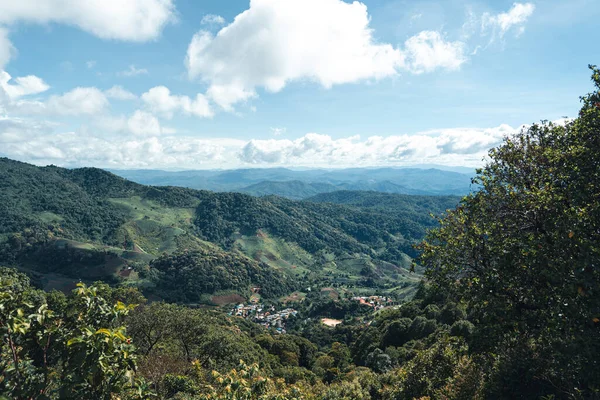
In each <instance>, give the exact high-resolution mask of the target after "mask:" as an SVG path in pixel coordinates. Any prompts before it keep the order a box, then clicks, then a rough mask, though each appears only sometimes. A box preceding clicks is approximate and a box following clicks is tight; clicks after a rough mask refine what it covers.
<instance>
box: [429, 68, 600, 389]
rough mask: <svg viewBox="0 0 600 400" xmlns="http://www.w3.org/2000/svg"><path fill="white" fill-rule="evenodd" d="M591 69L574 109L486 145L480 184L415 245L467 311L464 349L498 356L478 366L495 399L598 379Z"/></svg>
mask: <svg viewBox="0 0 600 400" xmlns="http://www.w3.org/2000/svg"><path fill="white" fill-rule="evenodd" d="M591 68H592V78H593V81H594V83H595V85H596V90H595V91H594V92H592V93H591V94H589V95H587V96H584V97H583V98H582V102H583V107H582V109H581V112H580V114H579V117H578V118H577V119H575V120H574V121H572V122H569V123H567V124H566V125H564V126H563V125H554V124H552V123H542V124H539V125H533V126H531V127H529V128H527V129H525V130H524V131H523V132H521V133H520V134H518V135H515V136H514V137H510V138H507V139H506V140H505V142H504V144H502V145H501V146H500V147H498V148H496V149H493V150H492V151H490V162H489V163H488V165H487V166H486V167H485V168H484V169H482V170H481V171H479V175H478V177H477V179H476V182H477V183H478V184H479V185H480V187H481V190H480V191H478V192H476V193H473V194H471V195H469V196H468V197H466V198H465V199H464V200H463V201H462V203H461V204H460V206H459V207H458V209H457V210H456V211H454V212H451V213H450V214H449V215H448V216H447V217H446V218H444V219H443V220H442V221H441V227H440V228H439V229H437V230H434V231H432V232H431V233H430V234H429V235H428V238H427V241H426V242H425V243H424V244H423V245H422V250H423V256H422V257H421V262H422V264H424V265H425V266H427V267H428V272H427V275H428V277H429V280H430V281H431V283H432V284H433V285H434V286H435V287H436V288H438V290H441V291H446V292H449V293H451V294H453V295H455V296H457V297H458V298H459V299H460V301H462V302H464V304H465V305H466V307H467V309H469V313H470V318H471V319H472V321H473V322H475V327H476V328H475V332H474V333H473V336H472V339H471V342H472V348H473V349H474V350H476V351H477V352H479V353H487V352H491V353H496V354H498V356H497V359H496V361H495V362H493V363H491V364H490V365H488V368H491V369H492V370H493V371H495V372H494V373H492V377H491V381H492V382H494V381H495V382H496V383H491V385H492V386H495V387H502V389H501V390H500V392H496V395H497V396H499V397H510V398H531V397H533V396H541V395H555V396H558V397H561V398H564V397H565V396H567V397H570V398H580V397H590V396H592V397H593V396H595V395H597V391H598V390H599V389H600V372H599V371H600V369H599V368H597V367H595V366H596V365H597V364H598V360H597V354H598V353H599V352H600V340H598V339H599V332H600V331H599V328H600V314H599V312H600V296H599V295H598V294H599V293H600V270H599V269H598V265H600V247H599V246H598V244H599V243H600V230H599V229H598V227H599V226H600V201H599V199H598V193H599V190H600V169H599V168H598V167H597V166H598V163H599V162H600V91H599V90H600V78H599V72H598V69H597V68H596V67H591ZM444 314H445V313H444V312H443V313H442V316H443V318H445V316H444ZM448 323H450V321H448ZM516 354H524V355H525V354H528V355H530V356H524V358H523V356H519V357H517V356H516ZM525 360H527V361H525ZM499 371H501V372H499ZM507 371H512V373H511V374H507V373H506V372H507ZM525 371H527V373H526V374H525V375H523V373H524V372H525ZM508 376H514V377H515V379H514V380H513V381H511V382H510V384H501V383H498V382H503V380H504V379H505V378H506V377H508ZM517 376H519V378H518V379H516V378H517ZM523 376H525V377H526V378H525V379H523Z"/></svg>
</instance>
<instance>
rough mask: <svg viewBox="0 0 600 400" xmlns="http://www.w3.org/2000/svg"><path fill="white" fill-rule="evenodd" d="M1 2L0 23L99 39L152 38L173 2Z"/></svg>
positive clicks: (166, 20) (165, 21)
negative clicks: (62, 27) (50, 26)
mask: <svg viewBox="0 0 600 400" xmlns="http://www.w3.org/2000/svg"><path fill="white" fill-rule="evenodd" d="M67 3H68V4H65V1H64V0H44V1H1V2H0V23H2V24H5V25H10V24H15V23H19V22H26V23H37V24H47V23H52V22H54V23H62V24H67V25H74V26H77V27H79V28H80V29H82V30H84V31H86V32H89V33H91V34H93V35H95V36H98V37H100V38H103V39H117V40H127V41H137V42H141V41H147V40H152V39H156V38H157V37H158V36H159V35H160V33H161V31H162V30H163V28H164V27H165V25H166V24H168V23H170V22H173V21H174V20H175V6H174V4H173V0H127V1H121V0H86V1H69V2H67Z"/></svg>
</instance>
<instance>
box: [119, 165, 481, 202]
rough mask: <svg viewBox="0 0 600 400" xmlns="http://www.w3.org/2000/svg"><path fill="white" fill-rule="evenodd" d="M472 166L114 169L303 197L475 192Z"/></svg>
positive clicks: (156, 179)
mask: <svg viewBox="0 0 600 400" xmlns="http://www.w3.org/2000/svg"><path fill="white" fill-rule="evenodd" d="M457 171H468V169H467V168H464V167H457V168H455V170H442V169H438V168H349V169H340V170H321V169H312V170H311V169H308V170H301V171H299V170H291V169H287V168H256V169H237V170H226V171H212V170H204V171H202V170H199V171H180V172H170V171H157V170H114V171H112V172H114V173H115V174H117V175H119V176H122V177H124V178H126V179H129V180H132V181H134V182H138V183H141V184H145V185H154V186H183V187H188V188H192V189H203V190H212V191H216V192H231V191H235V192H242V193H248V194H251V195H254V196H266V195H277V196H282V197H287V198H290V199H295V200H301V199H305V198H308V197H311V196H314V195H316V194H319V193H329V192H334V191H338V190H360V191H376V192H384V193H397V194H413V195H436V196H439V195H465V194H467V193H469V192H470V191H471V177H472V176H473V175H474V171H472V172H471V173H464V172H457Z"/></svg>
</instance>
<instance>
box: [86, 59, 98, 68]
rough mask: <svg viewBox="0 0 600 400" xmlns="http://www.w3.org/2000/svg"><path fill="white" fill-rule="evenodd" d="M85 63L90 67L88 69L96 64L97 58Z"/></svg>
mask: <svg viewBox="0 0 600 400" xmlns="http://www.w3.org/2000/svg"><path fill="white" fill-rule="evenodd" d="M85 65H86V67H88V69H92V68H94V67H95V66H96V61H95V60H90V61H86V62H85Z"/></svg>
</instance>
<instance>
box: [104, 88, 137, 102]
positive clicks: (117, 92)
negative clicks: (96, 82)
mask: <svg viewBox="0 0 600 400" xmlns="http://www.w3.org/2000/svg"><path fill="white" fill-rule="evenodd" d="M104 94H105V95H106V97H108V98H111V99H116V100H134V99H136V98H137V96H136V95H135V94H133V93H131V92H130V91H128V90H126V89H124V88H123V87H122V86H119V85H115V86H113V87H111V88H110V89H108V90H106V91H105V92H104Z"/></svg>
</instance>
